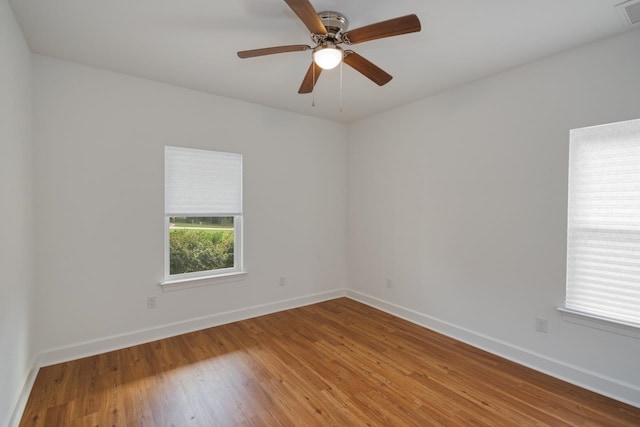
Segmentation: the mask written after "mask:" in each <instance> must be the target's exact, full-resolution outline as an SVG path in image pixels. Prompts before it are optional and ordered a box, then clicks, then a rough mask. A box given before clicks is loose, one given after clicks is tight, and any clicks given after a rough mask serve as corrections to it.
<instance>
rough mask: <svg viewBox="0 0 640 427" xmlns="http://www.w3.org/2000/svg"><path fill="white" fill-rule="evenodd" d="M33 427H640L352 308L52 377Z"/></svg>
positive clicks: (105, 359)
mask: <svg viewBox="0 0 640 427" xmlns="http://www.w3.org/2000/svg"><path fill="white" fill-rule="evenodd" d="M20 425H21V426H46V427H50V426H112V425H113V426H115V425H117V426H296V427H300V426H420V427H424V426H432V425H434V426H437V425H448V426H472V425H473V426H484V425H491V426H535V425H552V426H616V427H620V426H640V409H637V408H633V407H631V406H628V405H625V404H622V403H619V402H616V401H614V400H611V399H608V398H605V397H602V396H599V395H597V394H595V393H591V392H589V391H586V390H583V389H580V388H578V387H575V386H572V385H569V384H567V383H564V382H562V381H559V380H556V379H554V378H551V377H548V376H546V375H543V374H540V373H537V372H535V371H532V370H530V369H527V368H524V367H522V366H519V365H516V364H514V363H511V362H508V361H506V360H504V359H501V358H499V357H496V356H493V355H491V354H488V353H486V352H483V351H480V350H478V349H475V348H473V347H470V346H467V345H465V344H462V343H460V342H457V341H454V340H452V339H449V338H446V337H444V336H442V335H439V334H436V333H434V332H431V331H429V330H427V329H424V328H421V327H419V326H416V325H414V324H411V323H409V322H406V321H404V320H401V319H398V318H396V317H393V316H391V315H388V314H386V313H383V312H381V311H378V310H375V309H373V308H370V307H368V306H365V305H362V304H359V303H357V302H355V301H352V300H349V299H346V298H341V299H337V300H333V301H329V302H324V303H320V304H315V305H311V306H308V307H303V308H298V309H294V310H288V311H284V312H281V313H276V314H271V315H268V316H263V317H258V318H255V319H251V320H246V321H242V322H237V323H232V324H229V325H224V326H220V327H216V328H211V329H206V330H203V331H199V332H194V333H190V334H186V335H181V336H178V337H174V338H169V339H165V340H161V341H156V342H153V343H149V344H144V345H139V346H136V347H131V348H127V349H124V350H118V351H113V352H110V353H105V354H101V355H99V356H94V357H88V358H85V359H80V360H76V361H73V362H68V363H62V364H59V365H54V366H49V367H46V368H43V369H41V370H40V372H39V374H38V377H37V379H36V382H35V385H34V387H33V390H32V393H31V396H30V398H29V401H28V403H27V407H26V409H25V412H24V415H23V418H22V422H21V424H20Z"/></svg>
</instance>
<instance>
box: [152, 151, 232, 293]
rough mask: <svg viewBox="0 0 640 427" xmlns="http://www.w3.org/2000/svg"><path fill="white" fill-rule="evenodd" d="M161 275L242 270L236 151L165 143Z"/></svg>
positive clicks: (178, 276) (189, 274) (212, 274)
mask: <svg viewBox="0 0 640 427" xmlns="http://www.w3.org/2000/svg"><path fill="white" fill-rule="evenodd" d="M164 188H165V209H164V214H165V246H166V250H165V278H166V279H170V280H176V279H181V278H191V277H202V276H214V275H222V274H228V273H233V272H239V271H242V239H241V230H242V155H241V154H236V153H223V152H218V151H208V150H196V149H191V148H182V147H165V183H164Z"/></svg>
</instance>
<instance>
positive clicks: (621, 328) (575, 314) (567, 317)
mask: <svg viewBox="0 0 640 427" xmlns="http://www.w3.org/2000/svg"><path fill="white" fill-rule="evenodd" d="M558 311H560V314H561V315H562V319H563V320H564V321H565V322H570V323H575V324H577V325H582V326H587V327H590V328H595V329H600V330H601V331H607V332H611V333H614V334H618V335H624V336H627V337H631V338H637V339H640V326H638V325H635V324H633V323H625V322H622V321H617V320H613V319H608V318H606V317H600V316H596V315H594V314H588V313H583V312H581V311H576V310H571V309H569V308H566V307H558Z"/></svg>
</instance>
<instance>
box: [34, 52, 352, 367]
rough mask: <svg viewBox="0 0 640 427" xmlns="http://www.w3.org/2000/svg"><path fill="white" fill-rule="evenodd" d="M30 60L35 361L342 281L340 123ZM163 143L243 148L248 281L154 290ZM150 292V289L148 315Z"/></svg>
mask: <svg viewBox="0 0 640 427" xmlns="http://www.w3.org/2000/svg"><path fill="white" fill-rule="evenodd" d="M33 61H34V93H35V98H34V143H35V165H36V174H35V183H36V208H37V211H38V214H39V221H38V228H37V239H38V245H37V247H38V268H37V272H38V276H37V283H38V289H37V313H38V316H37V344H38V350H39V351H42V352H44V353H45V354H46V353H50V356H51V357H50V358H49V359H48V360H45V362H51V361H55V359H56V358H68V357H78V356H79V355H80V354H79V353H82V352H83V351H87V352H93V351H104V349H105V347H104V345H102V344H106V343H110V345H111V344H113V345H114V346H123V345H129V344H131V343H133V342H136V340H139V339H141V337H142V338H149V337H153V336H161V335H162V334H164V333H166V332H167V331H171V332H175V333H178V332H180V331H181V328H180V327H178V328H174V329H170V328H169V329H164V330H162V331H161V333H159V334H156V335H154V334H147V335H145V334H139V333H138V332H140V331H144V330H147V329H153V328H158V327H165V326H170V325H172V324H175V323H176V322H185V321H189V320H194V319H200V318H203V317H204V318H205V319H208V320H205V321H204V323H203V322H200V323H197V322H196V323H189V324H187V325H186V326H184V328H190V327H200V326H203V325H204V324H206V323H207V322H212V323H213V322H214V320H215V319H217V318H216V317H215V316H216V315H217V314H220V313H226V312H229V311H233V310H243V309H246V308H247V307H253V306H258V305H264V304H273V303H277V302H279V301H283V300H288V299H292V298H301V297H302V298H306V297H308V296H310V295H314V294H318V293H323V292H327V291H332V290H337V289H343V288H344V286H345V275H346V267H345V258H346V257H345V245H346V237H345V236H346V229H345V228H346V215H345V212H346V137H347V133H346V127H345V126H344V125H342V124H337V123H332V122H328V121H323V120H318V119H313V118H309V117H305V116H301V115H296V114H292V113H287V112H282V111H278V110H275V109H271V108H266V107H261V106H257V105H252V104H248V103H244V102H239V101H234V100H230V99H226V98H221V97H216V96H212V95H208V94H204V93H199V92H195V91H190V90H186V89H182V88H178V87H172V86H168V85H164V84H160V83H156V82H152V81H148V80H143V79H138V78H133V77H129V76H125V75H122V74H116V73H111V72H107V71H103V70H98V69H95V68H89V67H85V66H81V65H77V64H73V63H69V62H65V61H60V60H55V59H52V58H48V57H42V56H34V60H33ZM211 78H215V74H212V76H211ZM165 145H178V146H185V147H193V148H203V149H211V150H220V151H231V152H239V153H242V154H243V155H244V201H245V204H244V208H245V217H244V235H245V239H244V255H245V266H246V269H247V270H248V276H247V277H246V279H244V280H242V281H237V282H232V283H223V284H216V285H212V286H206V287H200V288H194V289H187V290H180V291H176V292H168V293H162V292H161V290H160V287H159V285H158V284H159V283H160V282H161V281H162V280H163V272H164V266H163V262H164V252H163V251H164V246H163V245H164V243H163V242H164V240H163V239H164V237H163V236H164V231H163V230H164V229H163V227H164V222H163V221H164V219H163V215H164V213H163V209H164V201H163V200H164V199H163V198H164V146H165ZM280 276H285V278H286V283H287V285H286V286H284V287H280V286H279V283H278V282H279V277H280ZM147 296H157V308H156V309H155V310H149V309H147V308H146V298H147ZM228 319H229V318H225V320H228ZM184 328H183V329H184ZM123 334H124V335H125V338H124V339H123V340H120V341H118V340H114V339H115V338H117V336H120V335H123ZM96 340H97V341H98V343H97V344H96V345H95V346H93V347H91V346H90V345H88V346H87V345H85V344H87V343H88V344H91V342H92V341H96ZM101 341H102V342H103V343H102V344H101V343H100V342H101ZM83 343H84V344H83ZM78 345H80V346H79V347H75V349H74V346H78ZM61 348H62V350H61ZM64 348H71V350H70V351H68V352H64V351H63V350H64Z"/></svg>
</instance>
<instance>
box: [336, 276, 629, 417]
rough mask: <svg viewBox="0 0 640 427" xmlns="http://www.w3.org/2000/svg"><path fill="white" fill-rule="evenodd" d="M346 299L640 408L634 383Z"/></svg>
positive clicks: (381, 304)
mask: <svg viewBox="0 0 640 427" xmlns="http://www.w3.org/2000/svg"><path fill="white" fill-rule="evenodd" d="M347 297H348V298H351V299H353V300H355V301H358V302H361V303H363V304H366V305H368V306H371V307H373V308H377V309H378V310H382V311H384V312H386V313H389V314H392V315H394V316H397V317H400V318H402V319H405V320H407V321H409V322H411V323H415V324H417V325H419V326H422V327H425V328H428V329H431V330H434V331H436V332H439V333H441V334H443V335H446V336H448V337H450V338H453V339H455V340H458V341H462V342H464V343H466V344H469V345H471V346H473V347H477V348H479V349H482V350H485V351H488V352H489V353H492V354H495V355H498V356H500V357H504V358H505V359H508V360H510V361H512V362H515V363H518V364H520V365H523V366H526V367H528V368H531V369H534V370H536V371H540V372H542V373H544V374H547V375H550V376H552V377H555V378H558V379H560V380H563V381H566V382H568V383H571V384H573V385H576V386H578V387H582V388H585V389H587V390H591V391H593V392H595V393H598V394H601V395H603V396H607V397H610V398H612V399H615V400H618V401H620V402H623V403H627V404H629V405H632V406H635V407H637V408H640V387H638V386H636V385H634V384H630V383H626V382H624V381H620V380H618V379H615V378H611V377H608V376H605V375H601V374H598V373H596V372H593V371H590V370H587V369H583V368H580V367H579V366H575V365H571V364H569V363H566V362H563V361H560V360H557V359H552V358H549V357H547V356H544V355H542V354H539V353H535V352H532V351H530V350H527V349H525V348H522V347H518V346H515V345H512V344H509V343H507V342H504V341H501V340H497V339H495V338H492V337H489V336H487V335H483V334H480V333H477V332H474V331H472V330H469V329H466V328H462V327H460V326H457V325H454V324H452V323H449V322H445V321H442V320H440V319H437V318H435V317H431V316H428V315H426V314H423V313H420V312H417V311H414V310H411V309H409V308H406V307H402V306H400V305H397V304H394V303H391V302H388V301H384V300H382V299H379V298H376V297H374V296H371V295H367V294H364V293H362V292H358V291H354V290H351V289H348V290H347Z"/></svg>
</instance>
